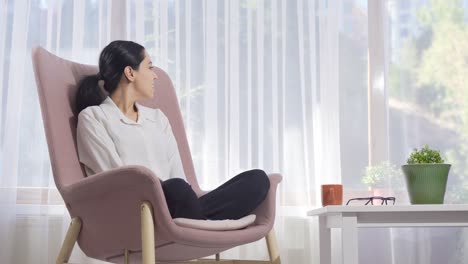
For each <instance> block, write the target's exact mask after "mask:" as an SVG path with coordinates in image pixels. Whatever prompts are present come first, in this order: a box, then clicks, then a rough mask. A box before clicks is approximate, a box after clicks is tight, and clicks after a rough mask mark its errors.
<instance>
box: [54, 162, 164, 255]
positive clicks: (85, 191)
mask: <svg viewBox="0 0 468 264" xmlns="http://www.w3.org/2000/svg"><path fill="white" fill-rule="evenodd" d="M63 197H64V201H65V203H66V206H67V208H68V210H69V212H70V215H71V216H72V217H80V218H81V220H82V222H83V225H82V230H81V232H80V237H79V239H78V242H79V243H80V242H83V243H80V247H81V248H82V250H83V252H85V253H86V254H87V255H88V256H95V257H96V256H109V255H113V254H114V255H115V254H117V253H118V254H120V253H121V252H120V251H121V250H122V249H123V248H128V249H130V250H139V249H141V228H140V226H141V222H140V220H141V219H140V212H141V211H140V206H141V204H142V202H144V201H148V202H150V203H151V204H152V206H153V217H154V218H153V220H154V222H155V225H156V226H157V227H158V229H159V228H160V229H161V230H165V229H167V226H168V225H171V224H172V218H171V216H170V213H169V210H168V208H167V204H166V199H165V197H164V193H163V190H162V186H161V183H160V181H159V179H158V178H157V177H156V175H154V173H153V172H152V171H151V170H149V169H147V168H145V167H143V166H123V167H119V168H117V169H112V170H108V171H105V172H102V173H98V174H95V175H92V176H89V177H87V178H85V179H83V180H81V181H79V182H77V183H74V184H71V185H69V186H67V187H66V188H65V189H64V190H63ZM165 237H166V234H165V232H161V234H159V239H164V238H165Z"/></svg>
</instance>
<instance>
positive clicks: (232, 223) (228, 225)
mask: <svg viewBox="0 0 468 264" xmlns="http://www.w3.org/2000/svg"><path fill="white" fill-rule="evenodd" d="M255 218H256V216H255V215H254V214H251V215H248V216H244V217H242V218H240V219H237V220H232V219H226V220H198V219H188V218H174V222H175V223H176V225H178V226H183V227H189V228H195V229H202V230H210V231H226V230H237V229H242V228H245V227H247V226H249V225H251V224H253V223H254V222H255Z"/></svg>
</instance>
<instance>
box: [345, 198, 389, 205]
mask: <svg viewBox="0 0 468 264" xmlns="http://www.w3.org/2000/svg"><path fill="white" fill-rule="evenodd" d="M374 200H381V202H380V205H384V204H385V205H388V203H387V201H393V205H394V204H395V201H396V198H395V197H382V196H372V197H363V198H352V199H349V200H348V202H347V203H346V205H348V204H349V203H350V202H352V201H367V202H366V203H365V204H364V205H368V204H369V203H370V204H372V205H374Z"/></svg>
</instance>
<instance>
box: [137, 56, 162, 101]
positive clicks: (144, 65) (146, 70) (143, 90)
mask: <svg viewBox="0 0 468 264" xmlns="http://www.w3.org/2000/svg"><path fill="white" fill-rule="evenodd" d="M157 78H158V76H157V75H156V73H154V72H153V63H152V62H151V58H150V56H149V54H148V53H147V52H146V51H145V58H144V59H143V61H142V62H141V63H140V67H139V68H138V70H136V71H135V83H134V85H135V90H136V92H137V94H138V95H139V96H140V97H142V98H145V99H146V98H153V95H154V87H153V81H154V80H155V79H157Z"/></svg>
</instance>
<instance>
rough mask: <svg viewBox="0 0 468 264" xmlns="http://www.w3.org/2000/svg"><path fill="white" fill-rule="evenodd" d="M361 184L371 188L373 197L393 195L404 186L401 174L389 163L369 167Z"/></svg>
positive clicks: (384, 162)
mask: <svg viewBox="0 0 468 264" xmlns="http://www.w3.org/2000/svg"><path fill="white" fill-rule="evenodd" d="M361 182H362V183H363V184H364V185H366V186H367V187H368V188H369V191H371V192H372V195H373V196H388V195H391V194H392V193H393V191H395V189H398V188H399V187H400V186H401V185H402V184H403V181H402V175H401V172H400V171H399V170H398V168H397V166H395V165H393V164H391V163H390V162H388V161H383V162H381V163H379V164H377V165H374V166H367V167H366V169H365V171H364V175H363V176H362V178H361Z"/></svg>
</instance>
